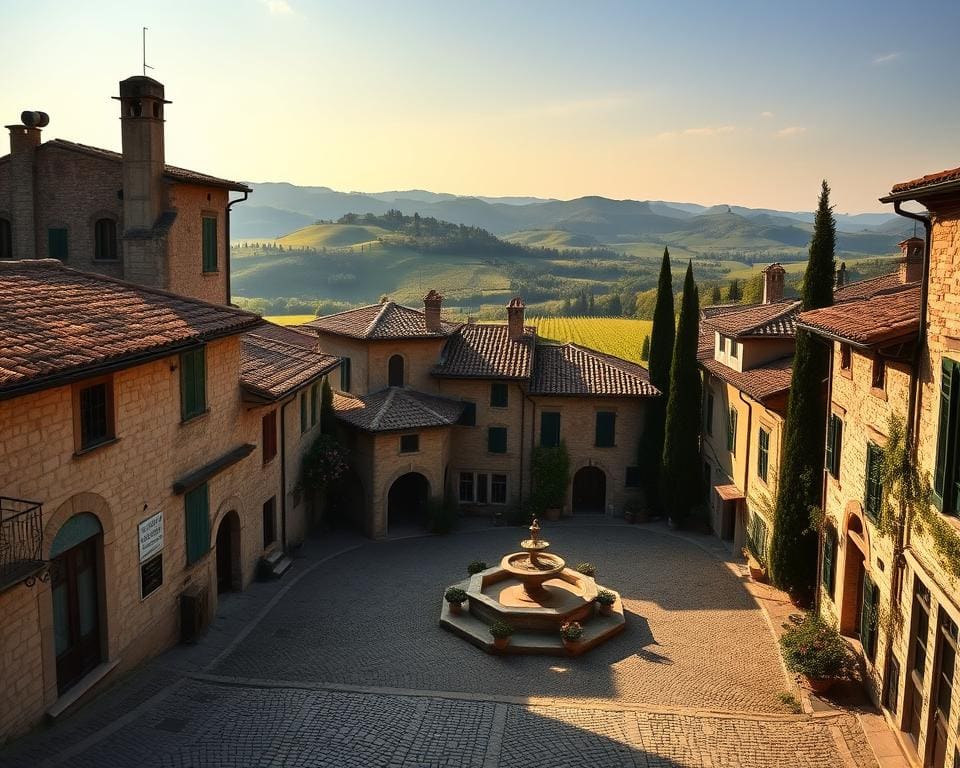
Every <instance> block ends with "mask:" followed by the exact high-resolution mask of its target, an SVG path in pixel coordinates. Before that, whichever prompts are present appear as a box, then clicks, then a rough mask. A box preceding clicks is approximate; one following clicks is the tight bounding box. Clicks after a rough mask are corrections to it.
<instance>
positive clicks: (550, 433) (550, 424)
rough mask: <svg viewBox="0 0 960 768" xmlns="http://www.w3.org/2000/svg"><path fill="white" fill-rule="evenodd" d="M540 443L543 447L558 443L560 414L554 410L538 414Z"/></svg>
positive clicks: (554, 445) (553, 445) (554, 446)
mask: <svg viewBox="0 0 960 768" xmlns="http://www.w3.org/2000/svg"><path fill="white" fill-rule="evenodd" d="M540 445H541V446H542V447H544V448H556V447H557V446H558V445H560V414H559V413H557V412H556V411H544V412H543V413H541V414H540Z"/></svg>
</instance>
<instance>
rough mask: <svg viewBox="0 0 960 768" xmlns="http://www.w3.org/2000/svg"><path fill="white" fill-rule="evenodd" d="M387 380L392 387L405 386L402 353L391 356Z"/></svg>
mask: <svg viewBox="0 0 960 768" xmlns="http://www.w3.org/2000/svg"><path fill="white" fill-rule="evenodd" d="M387 380H388V381H387V383H388V384H389V385H390V386H391V387H402V386H403V357H402V356H401V355H394V356H393V357H391V358H390V362H389V364H388V370H387Z"/></svg>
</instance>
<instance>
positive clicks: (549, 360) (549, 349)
mask: <svg viewBox="0 0 960 768" xmlns="http://www.w3.org/2000/svg"><path fill="white" fill-rule="evenodd" d="M530 393H531V394H534V395H586V396H589V395H597V396H604V395H608V396H614V397H619V396H628V395H633V396H638V397H652V396H654V395H659V394H660V392H659V391H658V390H657V389H656V387H654V386H653V384H651V383H650V377H649V375H648V374H647V371H646V369H645V368H643V367H642V366H640V365H637V364H636V363H631V362H629V361H627V360H623V359H621V358H619V357H614V356H613V355H606V354H604V353H603V352H597V351H596V350H594V349H588V348H587V347H581V346H579V345H578V344H560V345H555V344H538V345H537V348H536V353H535V359H534V366H533V381H532V382H531V385H530Z"/></svg>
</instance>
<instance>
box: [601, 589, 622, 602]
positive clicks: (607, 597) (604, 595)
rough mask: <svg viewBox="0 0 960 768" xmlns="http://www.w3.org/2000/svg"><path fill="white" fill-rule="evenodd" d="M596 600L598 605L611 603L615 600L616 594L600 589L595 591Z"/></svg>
mask: <svg viewBox="0 0 960 768" xmlns="http://www.w3.org/2000/svg"><path fill="white" fill-rule="evenodd" d="M597 602H598V603H600V605H613V604H614V603H615V602H617V596H616V595H615V594H613V592H611V591H610V590H608V589H601V590H600V591H599V592H597Z"/></svg>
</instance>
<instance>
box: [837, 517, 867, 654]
mask: <svg viewBox="0 0 960 768" xmlns="http://www.w3.org/2000/svg"><path fill="white" fill-rule="evenodd" d="M844 517H845V521H844V536H843V571H842V577H841V586H840V595H839V603H840V632H841V633H842V634H844V635H849V636H859V633H860V613H861V610H862V607H863V580H864V578H865V577H866V575H867V568H868V564H869V562H870V545H869V541H868V539H867V532H866V531H867V529H866V526H865V525H864V524H863V516H862V514H861V512H860V505H859V504H857V503H856V502H851V503H850V504H848V505H847V509H846V514H845V515H844Z"/></svg>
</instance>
